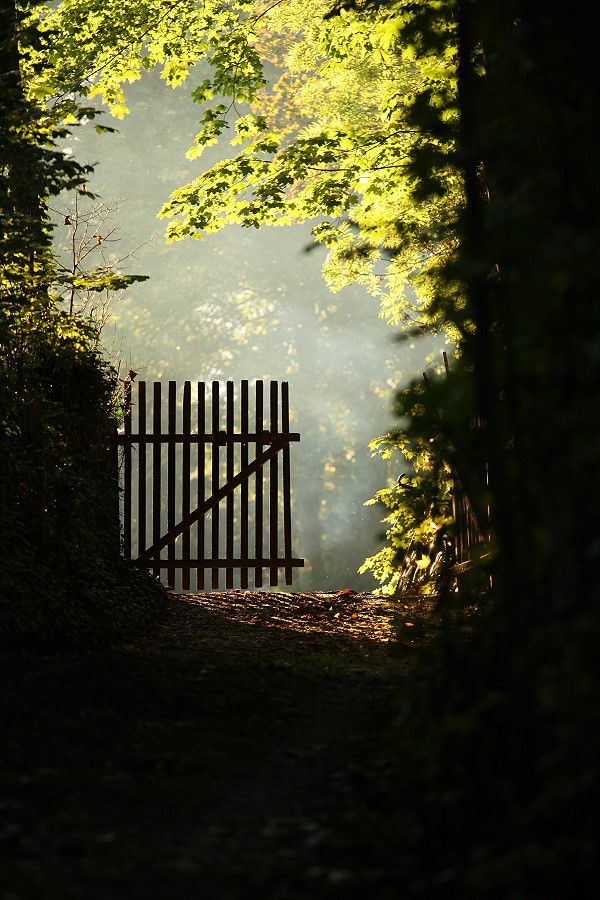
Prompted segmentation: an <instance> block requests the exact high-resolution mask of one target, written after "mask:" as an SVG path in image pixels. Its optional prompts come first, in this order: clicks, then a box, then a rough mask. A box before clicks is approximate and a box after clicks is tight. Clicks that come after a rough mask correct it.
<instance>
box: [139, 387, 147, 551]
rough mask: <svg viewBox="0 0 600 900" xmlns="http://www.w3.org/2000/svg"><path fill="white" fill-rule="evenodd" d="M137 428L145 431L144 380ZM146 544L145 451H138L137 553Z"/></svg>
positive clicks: (142, 549)
mask: <svg viewBox="0 0 600 900" xmlns="http://www.w3.org/2000/svg"><path fill="white" fill-rule="evenodd" d="M138 430H139V432H140V434H144V433H145V431H146V382H145V381H141V382H140V383H139V385H138ZM145 546H146V451H145V449H144V450H143V451H142V452H141V453H138V553H143V551H144V547H145Z"/></svg>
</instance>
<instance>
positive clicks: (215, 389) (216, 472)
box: [207, 381, 221, 588]
mask: <svg viewBox="0 0 600 900" xmlns="http://www.w3.org/2000/svg"><path fill="white" fill-rule="evenodd" d="M219 399H220V398H219V382H218V381H213V383H212V410H211V412H212V430H213V434H218V432H219V425H220V416H219V413H220V403H219ZM220 446H221V444H220V442H219V443H215V442H214V441H213V445H212V482H211V494H212V496H213V497H214V495H215V494H216V493H217V491H218V489H219V481H220V457H219V447H220ZM211 510H212V542H211V546H212V556H213V559H218V558H219V505H218V503H215V504H213V506H212V507H211ZM207 512H208V510H207ZM212 586H213V588H218V587H219V570H218V569H217V568H216V567H215V568H214V569H213V572H212Z"/></svg>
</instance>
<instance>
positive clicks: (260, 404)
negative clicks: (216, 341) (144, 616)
mask: <svg viewBox="0 0 600 900" xmlns="http://www.w3.org/2000/svg"><path fill="white" fill-rule="evenodd" d="M136 387H137V391H136V390H135V388H136ZM251 395H252V396H251ZM165 399H166V402H165ZM266 400H267V398H266V397H265V385H264V383H263V382H262V381H257V382H256V383H255V384H254V386H253V390H252V391H251V390H250V386H249V383H248V381H242V382H241V384H240V385H239V388H238V389H237V390H236V388H235V385H234V383H233V382H232V381H228V382H226V383H225V384H223V383H221V382H218V381H213V382H212V383H211V384H210V385H207V384H205V383H204V382H197V383H194V384H192V383H191V382H189V381H186V382H185V383H184V385H183V390H182V391H181V392H180V391H179V390H178V387H177V383H176V382H175V381H169V382H168V386H167V395H166V398H165V397H164V395H163V385H162V383H161V382H158V381H157V382H154V383H153V384H149V385H147V384H146V382H144V381H140V382H138V383H137V384H132V383H131V382H126V384H125V403H124V420H123V430H122V432H120V433H119V434H118V435H117V443H118V445H120V447H121V460H120V465H121V472H122V523H123V541H124V552H125V555H126V557H131V558H132V559H133V560H134V561H135V562H136V563H137V564H138V565H140V566H143V567H145V568H148V569H151V570H152V571H153V572H154V573H155V574H156V575H159V574H160V572H161V570H167V586H169V587H175V586H176V581H177V573H179V572H180V573H181V574H180V576H179V579H180V585H179V584H177V587H181V589H182V590H184V591H185V590H190V589H196V590H206V589H207V588H208V587H209V585H208V584H207V583H206V582H207V581H209V580H210V588H212V589H218V588H219V587H221V584H220V572H222V570H225V587H226V588H233V587H235V586H236V585H235V583H234V582H235V581H236V580H239V587H241V588H247V587H248V583H249V574H250V570H252V571H253V573H254V586H255V587H262V584H263V570H264V569H268V571H269V584H270V585H271V586H275V585H277V583H278V574H279V570H280V569H283V570H284V572H285V583H286V584H291V583H292V571H293V569H294V567H296V566H303V565H304V560H303V559H298V558H295V557H294V555H293V551H292V518H291V482H290V443H292V442H294V441H299V440H300V435H299V434H298V433H296V432H290V430H289V399H288V384H287V382H282V383H281V384H280V383H279V382H277V381H271V382H270V383H269V385H268V403H266V402H265V401H266ZM266 407H268V408H266ZM207 414H208V415H207ZM265 551H266V552H265ZM235 570H239V576H238V579H236V578H234V572H235ZM208 574H210V579H208V578H207V577H206V576H207V575H208ZM194 575H195V578H194V577H193V576H194ZM193 581H195V585H193V586H192V582H193Z"/></svg>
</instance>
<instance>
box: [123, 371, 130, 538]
mask: <svg viewBox="0 0 600 900" xmlns="http://www.w3.org/2000/svg"><path fill="white" fill-rule="evenodd" d="M123 428H124V430H125V435H126V436H127V435H129V434H131V382H130V381H126V382H125V391H124V404H123ZM123 452H124V457H123V475H124V480H125V484H124V488H123V552H124V553H125V554H126V555H127V556H131V444H126V445H125V447H124V449H123Z"/></svg>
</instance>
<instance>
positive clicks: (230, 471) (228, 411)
mask: <svg viewBox="0 0 600 900" xmlns="http://www.w3.org/2000/svg"><path fill="white" fill-rule="evenodd" d="M225 403H226V405H225V424H226V429H227V432H228V433H231V432H232V431H233V429H234V424H235V423H234V398H233V381H228V382H227V387H226V394H225ZM233 452H234V445H233V444H232V443H231V441H230V442H229V443H228V444H227V456H226V478H227V481H231V479H232V478H233V475H234V458H233ZM233 496H234V495H233V491H231V492H230V493H229V494H228V495H227V499H226V506H225V555H226V556H227V557H228V558H229V559H231V557H232V556H233V529H234V524H235V520H234V504H233ZM225 587H226V588H227V589H230V588H232V587H233V569H227V571H226V573H225Z"/></svg>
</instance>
